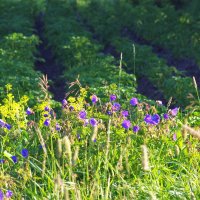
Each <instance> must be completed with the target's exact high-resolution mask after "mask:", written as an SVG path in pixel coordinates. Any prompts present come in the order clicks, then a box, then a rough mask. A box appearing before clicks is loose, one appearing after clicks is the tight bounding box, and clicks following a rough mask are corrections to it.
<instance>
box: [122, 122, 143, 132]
mask: <svg viewBox="0 0 200 200" xmlns="http://www.w3.org/2000/svg"><path fill="white" fill-rule="evenodd" d="M122 127H123V128H125V129H127V130H128V129H129V128H130V127H131V122H130V121H129V120H124V121H123V122H122ZM132 129H133V132H135V133H137V132H138V131H139V130H140V127H139V126H138V125H136V126H133V128H132Z"/></svg>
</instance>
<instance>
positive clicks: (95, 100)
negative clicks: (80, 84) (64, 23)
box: [91, 94, 98, 104]
mask: <svg viewBox="0 0 200 200" xmlns="http://www.w3.org/2000/svg"><path fill="white" fill-rule="evenodd" d="M91 100H92V103H93V104H95V103H96V102H97V101H98V97H97V96H96V95H94V94H93V95H92V96H91Z"/></svg>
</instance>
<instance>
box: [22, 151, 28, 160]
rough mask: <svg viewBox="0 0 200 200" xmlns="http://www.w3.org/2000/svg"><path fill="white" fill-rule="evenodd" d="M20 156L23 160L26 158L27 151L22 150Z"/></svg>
mask: <svg viewBox="0 0 200 200" xmlns="http://www.w3.org/2000/svg"><path fill="white" fill-rule="evenodd" d="M21 154H22V156H23V157H24V158H27V157H28V150H27V149H22V151H21Z"/></svg>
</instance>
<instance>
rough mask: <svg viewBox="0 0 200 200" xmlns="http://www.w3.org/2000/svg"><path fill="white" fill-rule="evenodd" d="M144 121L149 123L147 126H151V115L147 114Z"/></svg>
mask: <svg viewBox="0 0 200 200" xmlns="http://www.w3.org/2000/svg"><path fill="white" fill-rule="evenodd" d="M144 121H145V122H146V123H147V124H151V115H149V114H147V115H146V116H145V118H144Z"/></svg>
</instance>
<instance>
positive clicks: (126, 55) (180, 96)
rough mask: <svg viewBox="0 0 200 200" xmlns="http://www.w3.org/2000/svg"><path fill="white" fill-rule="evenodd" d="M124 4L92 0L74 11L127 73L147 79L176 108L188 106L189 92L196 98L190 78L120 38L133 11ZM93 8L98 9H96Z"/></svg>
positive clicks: (143, 47) (150, 50) (128, 23)
mask: <svg viewBox="0 0 200 200" xmlns="http://www.w3.org/2000/svg"><path fill="white" fill-rule="evenodd" d="M125 5H126V6H128V4H122V5H121V7H120V5H118V6H117V7H116V6H115V5H113V4H110V3H107V4H101V3H99V2H95V1H93V2H92V3H90V4H85V7H84V6H82V7H81V6H80V5H77V9H78V11H79V13H81V14H80V15H81V18H83V20H84V21H85V22H86V23H87V24H89V26H91V27H92V30H93V34H95V37H96V38H97V39H98V40H99V41H101V42H102V43H103V44H104V45H105V46H109V45H111V46H113V47H114V48H115V50H116V51H117V52H118V54H119V52H123V61H124V66H125V68H126V70H127V71H128V72H131V73H136V75H137V76H138V77H143V76H146V77H148V78H149V79H150V81H151V82H152V83H153V84H154V85H155V86H156V87H157V88H159V89H160V90H161V91H162V92H163V94H164V95H165V98H166V99H169V98H170V97H171V96H172V97H173V98H174V99H175V100H176V102H177V103H178V104H179V105H180V106H186V105H188V104H190V100H189V99H187V96H188V95H189V94H190V93H191V94H192V95H193V96H194V98H196V96H195V88H194V85H193V80H192V78H190V77H186V76H185V75H184V73H183V72H180V71H178V70H177V69H176V68H175V67H173V66H171V67H169V66H168V65H167V63H166V61H165V60H164V59H161V58H159V57H158V56H157V54H155V53H153V50H152V47H150V46H147V45H139V44H138V45H137V44H136V42H135V41H133V40H132V38H131V39H130V38H129V37H122V30H123V28H124V26H128V25H130V24H131V20H132V18H131V19H130V17H129V18H128V16H129V14H130V13H131V10H132V9H133V8H132V7H131V6H130V5H129V7H123V6H125ZM94 7H98V10H95V9H94ZM123 8H124V10H123ZM118 13H120V17H119V15H118ZM133 44H135V51H136V54H135V55H134V52H133ZM134 56H135V57H134Z"/></svg>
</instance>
